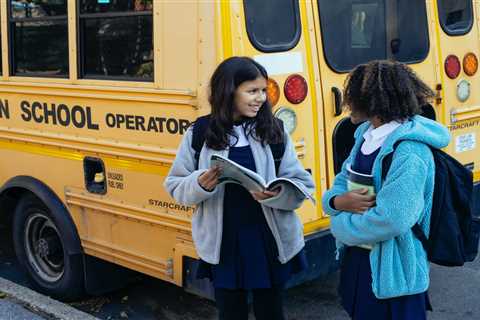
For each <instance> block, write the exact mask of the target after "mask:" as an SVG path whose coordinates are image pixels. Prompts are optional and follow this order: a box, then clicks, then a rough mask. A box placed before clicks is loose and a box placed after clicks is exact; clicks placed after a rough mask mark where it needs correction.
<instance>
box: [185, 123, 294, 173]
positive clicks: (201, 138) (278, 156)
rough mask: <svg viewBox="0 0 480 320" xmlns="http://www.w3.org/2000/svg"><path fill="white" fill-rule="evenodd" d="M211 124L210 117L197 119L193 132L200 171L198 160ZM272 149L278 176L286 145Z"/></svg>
mask: <svg viewBox="0 0 480 320" xmlns="http://www.w3.org/2000/svg"><path fill="white" fill-rule="evenodd" d="M275 120H276V121H279V122H280V125H281V127H282V128H283V122H281V120H280V119H277V118H275ZM209 123H210V115H206V116H203V117H199V118H197V120H195V122H193V132H192V148H193V150H195V160H196V168H197V169H198V159H199V158H200V151H201V150H202V147H203V143H204V142H205V132H206V131H207V128H208V125H209ZM270 149H271V150H272V155H273V160H274V161H275V172H276V174H277V175H278V169H279V168H280V163H281V162H282V158H283V154H284V153H285V143H284V142H280V143H271V144H270Z"/></svg>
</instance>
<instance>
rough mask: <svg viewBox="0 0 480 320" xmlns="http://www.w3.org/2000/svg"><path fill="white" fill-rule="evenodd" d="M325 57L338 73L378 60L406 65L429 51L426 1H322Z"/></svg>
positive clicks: (321, 13) (320, 1)
mask: <svg viewBox="0 0 480 320" xmlns="http://www.w3.org/2000/svg"><path fill="white" fill-rule="evenodd" d="M318 5H319V12H320V20H321V21H320V23H321V27H322V28H321V29H322V36H323V42H324V54H325V57H326V60H327V63H328V64H329V66H330V67H331V68H332V69H333V70H335V71H337V72H348V71H349V70H351V69H352V68H353V67H355V66H356V65H358V64H360V63H365V62H367V61H370V60H374V59H394V60H398V61H401V62H405V63H413V62H419V61H422V60H423V59H425V57H426V56H427V54H428V50H429V40H428V26H427V12H426V8H425V1H423V0H392V1H387V0H363V1H362V0H360V1H359V0H338V1H331V0H319V2H318Z"/></svg>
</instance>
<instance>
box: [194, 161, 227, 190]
mask: <svg viewBox="0 0 480 320" xmlns="http://www.w3.org/2000/svg"><path fill="white" fill-rule="evenodd" d="M221 173H222V170H221V168H220V167H213V168H210V169H208V170H207V171H205V172H204V173H202V174H201V175H200V176H199V177H198V184H199V185H200V186H201V187H202V188H203V189H205V190H207V191H212V190H213V189H215V187H216V186H217V184H218V178H219V177H220V174H221Z"/></svg>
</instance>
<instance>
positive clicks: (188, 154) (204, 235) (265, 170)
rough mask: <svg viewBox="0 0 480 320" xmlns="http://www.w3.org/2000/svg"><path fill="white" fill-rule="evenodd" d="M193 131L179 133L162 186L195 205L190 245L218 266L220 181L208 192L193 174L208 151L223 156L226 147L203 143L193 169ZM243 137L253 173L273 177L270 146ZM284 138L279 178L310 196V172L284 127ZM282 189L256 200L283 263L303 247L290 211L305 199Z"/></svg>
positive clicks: (206, 158) (205, 164) (206, 163)
mask: <svg viewBox="0 0 480 320" xmlns="http://www.w3.org/2000/svg"><path fill="white" fill-rule="evenodd" d="M192 131H193V130H192V128H190V129H189V130H187V132H186V134H185V136H184V137H183V140H182V143H181V144H180V147H179V149H178V152H177V156H176V158H175V161H174V162H173V165H172V167H171V169H170V172H169V173H168V176H167V177H166V179H165V182H164V186H165V189H166V190H167V191H168V193H169V194H170V195H171V196H172V197H173V198H174V199H175V200H176V201H177V202H178V203H181V204H185V205H195V206H196V209H195V213H194V215H193V218H192V237H193V242H194V243H195V248H196V250H197V253H198V255H199V256H200V258H202V259H203V260H204V261H206V262H208V263H211V264H218V263H219V261H220V248H221V244H222V232H223V197H224V194H225V185H223V184H220V185H218V186H217V187H215V189H214V190H213V191H211V192H208V191H206V190H204V189H203V188H202V187H200V185H199V184H198V177H199V176H200V175H201V174H202V173H203V172H205V171H206V170H207V168H209V167H210V157H211V156H212V155H213V154H219V155H222V156H224V157H228V149H224V150H213V149H210V148H208V147H207V146H206V145H205V144H204V146H203V148H202V150H201V152H200V158H199V159H198V169H196V161H195V157H194V156H195V150H193V149H192ZM248 141H249V143H250V148H251V149H252V153H253V158H254V161H255V167H256V169H257V174H259V175H260V176H262V177H263V178H264V179H265V181H271V180H273V179H274V178H276V172H275V161H274V160H273V156H272V152H271V150H270V146H269V145H268V144H266V145H262V144H261V143H260V141H258V140H257V139H255V138H254V137H253V136H252V135H249V136H248ZM284 141H285V153H284V154H283V158H282V160H281V162H280V167H279V169H278V177H284V178H289V179H291V180H292V181H294V182H296V183H297V184H298V185H299V186H303V187H304V188H305V191H306V192H308V193H310V194H311V193H312V192H313V189H314V184H313V180H312V176H311V175H310V173H308V172H307V171H306V170H305V169H304V168H303V166H302V164H301V163H300V161H298V158H297V153H296V151H295V146H294V145H293V143H292V140H291V139H290V135H289V134H288V132H287V131H284ZM281 187H282V188H281V191H280V192H279V194H278V195H276V196H275V197H272V198H269V199H266V200H262V201H259V202H260V204H261V206H262V210H263V213H264V215H265V220H266V221H267V224H268V226H269V227H270V230H271V231H272V234H273V237H274V239H275V242H276V244H277V248H278V260H279V261H280V262H281V263H286V262H287V261H289V260H290V259H291V258H293V257H294V256H295V255H296V254H297V253H298V252H299V251H300V250H301V249H302V248H303V247H304V246H305V241H304V238H303V225H302V222H301V221H300V219H299V217H298V216H297V214H296V213H295V210H296V209H298V208H299V207H300V206H301V205H302V203H303V201H304V200H305V196H304V195H303V194H302V193H301V192H300V191H297V190H296V189H295V188H294V187H292V186H290V185H287V184H282V185H281Z"/></svg>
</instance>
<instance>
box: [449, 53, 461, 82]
mask: <svg viewBox="0 0 480 320" xmlns="http://www.w3.org/2000/svg"><path fill="white" fill-rule="evenodd" d="M461 68H462V67H461V65H460V60H459V59H458V57H457V56H456V55H454V54H451V55H449V56H448V57H447V58H446V59H445V73H446V74H447V76H448V77H449V78H450V79H455V78H456V77H458V75H459V74H460V70H461Z"/></svg>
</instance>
